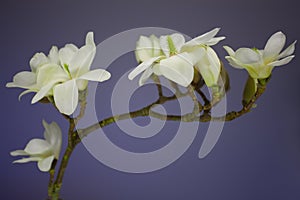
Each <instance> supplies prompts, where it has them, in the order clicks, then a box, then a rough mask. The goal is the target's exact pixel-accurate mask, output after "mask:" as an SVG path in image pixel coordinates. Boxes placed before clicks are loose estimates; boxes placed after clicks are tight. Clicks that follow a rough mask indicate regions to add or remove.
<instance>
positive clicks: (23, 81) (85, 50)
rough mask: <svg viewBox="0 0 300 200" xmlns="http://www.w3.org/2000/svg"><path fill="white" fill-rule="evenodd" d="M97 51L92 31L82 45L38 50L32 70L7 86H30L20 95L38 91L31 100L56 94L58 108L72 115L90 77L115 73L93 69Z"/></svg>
mask: <svg viewBox="0 0 300 200" xmlns="http://www.w3.org/2000/svg"><path fill="white" fill-rule="evenodd" d="M95 53H96V46H95V43H94V36H93V33H92V32H89V33H88V34H87V36H86V44H85V45H84V46H82V47H81V48H78V47H77V46H75V45H73V44H67V45H65V47H63V48H61V49H60V50H58V48H57V47H52V49H51V50H50V53H49V55H48V57H47V56H45V55H44V54H43V53H38V54H36V55H35V56H34V57H33V58H32V59H31V61H30V66H31V70H32V71H31V72H20V73H18V74H16V75H15V76H14V79H13V82H12V83H8V84H7V85H6V86H7V87H21V88H24V89H27V90H26V91H25V92H23V93H22V94H21V95H20V96H22V95H23V94H26V93H28V92H36V95H35V96H34V97H33V99H32V101H31V103H36V102H38V101H40V100H41V99H42V98H43V97H48V96H53V97H54V103H55V105H56V107H57V108H58V110H59V111H60V112H61V113H63V114H66V115H70V114H72V113H73V112H74V111H75V109H76V107H77V105H78V91H79V90H85V89H86V87H87V84H88V81H98V82H102V81H105V80H108V79H109V78H110V76H111V75H110V73H109V72H107V71H106V70H103V69H96V70H91V71H90V67H91V64H92V62H93V60H94V57H95Z"/></svg>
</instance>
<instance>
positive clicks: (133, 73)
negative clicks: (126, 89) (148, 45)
mask: <svg viewBox="0 0 300 200" xmlns="http://www.w3.org/2000/svg"><path fill="white" fill-rule="evenodd" d="M161 57H162V56H158V57H154V58H151V59H149V60H147V61H145V62H142V63H141V64H139V65H138V66H137V67H136V68H135V69H134V70H132V71H131V72H130V74H129V75H128V79H129V80H132V79H134V78H135V77H136V76H137V75H139V74H140V73H142V72H143V71H145V70H146V69H147V68H149V67H151V65H152V64H153V63H154V62H155V61H157V60H158V59H160V58H161Z"/></svg>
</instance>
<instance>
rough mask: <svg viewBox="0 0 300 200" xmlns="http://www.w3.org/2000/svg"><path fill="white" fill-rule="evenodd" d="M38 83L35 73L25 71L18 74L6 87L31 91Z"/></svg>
mask: <svg viewBox="0 0 300 200" xmlns="http://www.w3.org/2000/svg"><path fill="white" fill-rule="evenodd" d="M35 83H36V74H35V73H33V72H28V71H23V72H19V73H17V74H16V75H15V76H14V78H13V82H11V83H7V84H6V87H20V88H24V89H29V88H31V87H32V86H33V85H35Z"/></svg>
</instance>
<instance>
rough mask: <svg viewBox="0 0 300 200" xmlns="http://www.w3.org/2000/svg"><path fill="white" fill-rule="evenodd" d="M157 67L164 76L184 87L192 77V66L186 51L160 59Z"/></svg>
mask: <svg viewBox="0 0 300 200" xmlns="http://www.w3.org/2000/svg"><path fill="white" fill-rule="evenodd" d="M159 69H160V72H161V73H162V75H164V76H165V77H166V78H168V79H169V80H171V81H173V82H175V83H178V84H179V85H182V86H184V87H187V86H188V85H189V84H190V83H191V82H192V80H193V77H194V67H193V64H192V61H190V57H189V55H188V53H181V54H177V55H175V56H171V57H169V58H167V59H163V60H161V62H160V67H159Z"/></svg>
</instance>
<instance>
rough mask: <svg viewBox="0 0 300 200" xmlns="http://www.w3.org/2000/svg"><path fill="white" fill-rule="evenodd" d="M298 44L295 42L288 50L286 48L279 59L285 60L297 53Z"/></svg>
mask: <svg viewBox="0 0 300 200" xmlns="http://www.w3.org/2000/svg"><path fill="white" fill-rule="evenodd" d="M296 43H297V40H296V41H294V42H293V43H292V44H291V45H290V46H288V48H286V49H285V50H284V51H283V52H282V53H281V54H279V56H278V59H281V58H284V57H286V56H290V55H292V54H293V53H294V51H295V44H296Z"/></svg>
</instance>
